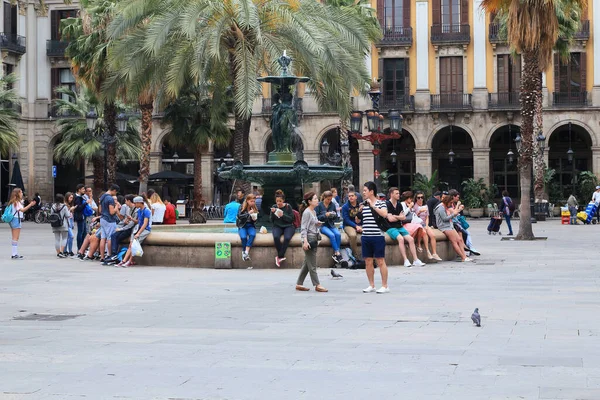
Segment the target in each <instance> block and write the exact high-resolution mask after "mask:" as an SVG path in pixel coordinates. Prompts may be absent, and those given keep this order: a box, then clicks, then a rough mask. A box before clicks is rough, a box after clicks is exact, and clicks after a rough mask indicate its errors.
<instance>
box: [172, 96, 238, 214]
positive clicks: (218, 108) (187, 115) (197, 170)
mask: <svg viewBox="0 0 600 400" xmlns="http://www.w3.org/2000/svg"><path fill="white" fill-rule="evenodd" d="M213 93H214V94H213ZM221 93H224V91H221V90H213V89H212V88H210V87H209V86H207V85H204V86H191V87H190V88H189V89H188V90H186V91H184V92H181V93H180V95H179V97H178V98H177V100H175V101H173V102H172V103H171V104H169V105H168V106H167V107H166V108H165V114H164V119H163V121H164V122H165V123H167V124H169V130H170V131H171V132H172V134H171V135H170V136H169V140H170V142H171V144H173V145H175V146H177V145H184V146H191V147H193V149H194V207H193V209H192V215H191V217H190V222H191V223H205V222H206V216H205V215H204V214H203V208H204V199H203V198H202V152H203V151H204V150H205V149H206V148H207V146H208V144H209V142H212V143H213V144H214V145H215V146H217V147H221V146H227V145H228V144H229V139H230V136H231V131H230V130H229V127H228V126H227V105H226V103H225V96H222V95H221Z"/></svg>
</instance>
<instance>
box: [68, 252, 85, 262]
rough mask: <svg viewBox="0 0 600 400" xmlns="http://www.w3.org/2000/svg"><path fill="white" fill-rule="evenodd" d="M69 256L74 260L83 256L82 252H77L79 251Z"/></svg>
mask: <svg viewBox="0 0 600 400" xmlns="http://www.w3.org/2000/svg"><path fill="white" fill-rule="evenodd" d="M70 258H71V259H72V260H76V259H80V260H81V259H82V258H83V254H79V253H77V254H73V255H72V256H70Z"/></svg>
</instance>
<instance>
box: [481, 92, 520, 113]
mask: <svg viewBox="0 0 600 400" xmlns="http://www.w3.org/2000/svg"><path fill="white" fill-rule="evenodd" d="M520 106H521V105H520V103H519V93H517V92H501V93H489V94H488V108H489V109H490V110H512V109H518V108H519V107H520Z"/></svg>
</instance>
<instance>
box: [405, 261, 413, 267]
mask: <svg viewBox="0 0 600 400" xmlns="http://www.w3.org/2000/svg"><path fill="white" fill-rule="evenodd" d="M404 267H405V268H410V267H412V264H411V263H410V261H408V260H404Z"/></svg>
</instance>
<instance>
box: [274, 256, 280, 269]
mask: <svg viewBox="0 0 600 400" xmlns="http://www.w3.org/2000/svg"><path fill="white" fill-rule="evenodd" d="M275 265H277V268H279V267H281V260H279V257H275Z"/></svg>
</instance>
